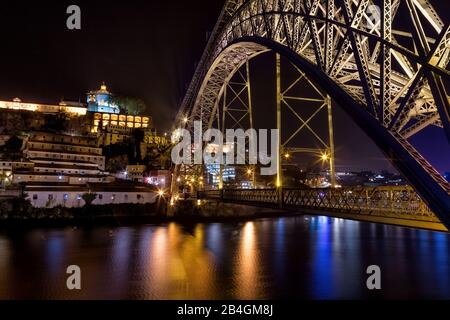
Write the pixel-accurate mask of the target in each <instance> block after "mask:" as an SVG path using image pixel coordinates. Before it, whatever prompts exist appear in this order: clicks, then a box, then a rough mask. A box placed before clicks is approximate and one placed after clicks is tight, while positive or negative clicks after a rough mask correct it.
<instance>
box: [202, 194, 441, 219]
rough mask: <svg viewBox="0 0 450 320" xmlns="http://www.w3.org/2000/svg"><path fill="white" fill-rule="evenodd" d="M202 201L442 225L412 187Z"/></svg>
mask: <svg viewBox="0 0 450 320" xmlns="http://www.w3.org/2000/svg"><path fill="white" fill-rule="evenodd" d="M198 196H199V198H201V199H215V200H220V201H223V202H233V203H243V204H249V205H255V206H264V207H273V208H280V209H289V210H302V209H303V210H311V211H315V210H316V211H328V212H340V213H351V214H364V215H380V216H391V217H392V216H399V217H401V218H405V219H415V220H427V221H439V220H438V219H437V218H436V216H435V215H434V213H433V212H432V211H431V210H430V209H429V208H428V206H427V205H426V204H425V202H423V201H422V199H420V197H419V196H418V195H417V193H416V192H415V191H414V189H412V188H411V187H405V186H400V187H352V188H330V189H306V188H305V189H255V190H240V189H234V190H212V191H204V192H199V194H198Z"/></svg>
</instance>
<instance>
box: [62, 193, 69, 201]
mask: <svg viewBox="0 0 450 320" xmlns="http://www.w3.org/2000/svg"><path fill="white" fill-rule="evenodd" d="M63 199H64V201H67V200H69V195H68V194H67V193H66V194H64V196H63Z"/></svg>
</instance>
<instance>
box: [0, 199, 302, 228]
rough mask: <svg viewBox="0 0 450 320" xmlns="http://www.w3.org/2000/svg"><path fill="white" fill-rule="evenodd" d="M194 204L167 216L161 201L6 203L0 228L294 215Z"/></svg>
mask: <svg viewBox="0 0 450 320" xmlns="http://www.w3.org/2000/svg"><path fill="white" fill-rule="evenodd" d="M195 203H196V202H194V201H192V202H191V201H187V202H182V203H181V205H180V207H178V210H176V212H174V214H173V215H171V216H169V215H168V213H167V211H166V210H167V204H166V203H165V202H164V201H161V202H159V203H154V204H114V205H102V206H94V205H91V206H86V207H83V208H65V207H55V208H33V207H31V206H29V205H28V204H27V203H26V202H23V201H19V200H15V201H9V202H8V207H5V206H4V205H3V206H1V205H0V228H15V227H19V228H20V227H30V228H34V227H90V226H111V227H115V226H122V225H142V224H164V223H170V222H178V223H181V224H196V223H226V222H229V223H238V222H245V221H249V220H256V219H262V218H279V217H281V216H293V215H298V214H295V213H292V212H291V213H287V212H283V211H281V212H280V211H272V210H271V211H267V210H262V209H258V210H249V209H248V208H239V209H238V210H232V211H230V210H226V209H225V207H223V205H221V206H220V208H219V207H216V206H213V208H211V205H207V204H204V205H203V206H202V207H199V206H197V205H196V204H195Z"/></svg>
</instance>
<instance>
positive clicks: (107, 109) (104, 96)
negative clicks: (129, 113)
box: [87, 84, 120, 114]
mask: <svg viewBox="0 0 450 320" xmlns="http://www.w3.org/2000/svg"><path fill="white" fill-rule="evenodd" d="M87 104H88V111H89V112H101V113H113V114H119V113H120V108H119V106H118V105H116V104H115V103H114V101H113V95H112V94H111V92H109V91H108V88H107V87H106V85H105V84H102V85H101V87H100V89H99V90H97V91H91V92H89V93H88V94H87Z"/></svg>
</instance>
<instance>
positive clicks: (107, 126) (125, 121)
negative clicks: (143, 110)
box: [91, 112, 151, 135]
mask: <svg viewBox="0 0 450 320" xmlns="http://www.w3.org/2000/svg"><path fill="white" fill-rule="evenodd" d="M150 126H151V118H150V117H142V116H131V115H125V114H111V113H101V112H95V113H93V115H92V126H91V133H97V132H100V131H102V130H103V131H105V132H106V133H115V134H125V135H128V134H129V133H130V132H131V131H132V130H133V129H143V130H147V129H150Z"/></svg>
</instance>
